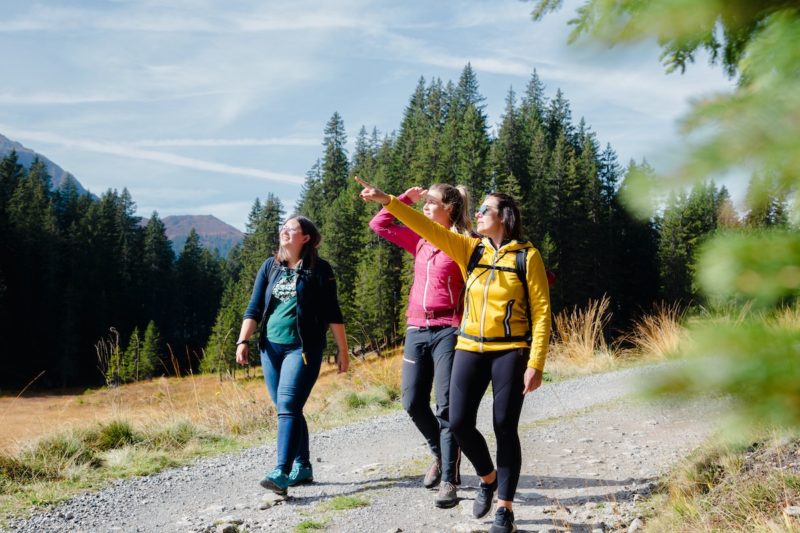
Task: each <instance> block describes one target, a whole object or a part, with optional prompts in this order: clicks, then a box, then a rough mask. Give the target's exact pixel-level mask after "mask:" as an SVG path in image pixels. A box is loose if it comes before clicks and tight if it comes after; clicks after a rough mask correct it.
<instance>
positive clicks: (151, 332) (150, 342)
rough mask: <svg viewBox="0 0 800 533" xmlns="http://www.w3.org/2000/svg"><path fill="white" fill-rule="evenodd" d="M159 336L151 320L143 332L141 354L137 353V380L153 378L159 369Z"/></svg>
mask: <svg viewBox="0 0 800 533" xmlns="http://www.w3.org/2000/svg"><path fill="white" fill-rule="evenodd" d="M160 353H161V334H160V333H159V332H158V328H157V327H156V323H155V322H153V321H152V320H151V321H150V322H148V323H147V327H146V328H145V330H144V340H143V341H142V346H141V352H140V353H139V374H138V378H137V379H144V378H149V377H153V376H154V375H156V373H157V372H158V371H159V369H160V362H161V357H160V355H159V354H160Z"/></svg>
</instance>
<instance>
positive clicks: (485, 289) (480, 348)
mask: <svg viewBox="0 0 800 533" xmlns="http://www.w3.org/2000/svg"><path fill="white" fill-rule="evenodd" d="M496 263H497V250H495V252H494V256H493V257H492V270H491V271H489V275H488V276H486V283H485V284H484V286H483V305H482V308H481V329H480V331H481V341H480V343H479V344H478V352H480V353H483V337H484V335H483V333H484V326H485V322H486V303H487V302H488V300H489V284H490V283H491V282H492V280H493V279H494V266H495V264H496Z"/></svg>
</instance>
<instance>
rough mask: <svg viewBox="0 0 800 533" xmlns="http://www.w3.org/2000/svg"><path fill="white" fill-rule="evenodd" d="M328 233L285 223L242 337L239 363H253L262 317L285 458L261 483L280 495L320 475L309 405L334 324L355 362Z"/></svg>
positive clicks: (343, 353) (343, 358)
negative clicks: (323, 243)
mask: <svg viewBox="0 0 800 533" xmlns="http://www.w3.org/2000/svg"><path fill="white" fill-rule="evenodd" d="M320 240H321V237H320V234H319V230H318V229H317V228H316V226H315V225H314V223H313V222H311V221H310V220H309V219H307V218H305V217H302V216H296V217H293V218H290V219H289V220H287V221H286V223H285V224H284V225H283V226H282V227H281V229H280V247H279V249H278V251H277V252H276V254H275V257H270V258H268V259H267V260H266V261H264V264H263V265H261V269H260V270H259V271H258V275H257V276H256V281H255V285H254V286H253V295H252V297H251V298H250V305H248V306H247V311H245V313H244V321H243V322H242V329H241V332H240V333H239V340H237V341H236V362H238V363H239V364H242V365H244V364H247V362H248V357H249V351H250V346H249V339H250V337H251V336H252V335H253V333H255V331H256V329H257V328H258V323H259V321H260V322H261V329H260V333H261V335H260V337H259V344H258V347H259V350H260V352H261V366H262V368H263V371H264V381H266V383H267V389H268V390H269V394H270V396H271V397H272V401H273V402H274V403H275V407H276V408H277V410H278V443H277V444H278V460H277V464H276V466H275V468H274V469H273V470H272V471H271V472H269V473H267V475H266V476H265V477H264V479H262V480H261V486H262V487H264V488H266V489H270V490H272V491H273V492H276V493H278V494H286V489H287V487H289V486H292V485H298V484H300V483H309V482H311V481H313V479H314V474H313V471H312V469H311V461H310V456H309V449H308V426H307V424H306V419H305V417H304V416H303V406H305V403H306V400H308V396H309V394H310V393H311V389H312V388H313V386H314V383H315V382H316V381H317V377H318V376H319V370H320V366H321V365H322V352H323V350H324V348H325V341H326V334H327V330H328V328H330V330H331V332H332V333H333V337H334V339H336V344H337V346H338V348H339V356H338V357H337V363H338V367H339V372H340V373H341V372H346V371H347V367H348V365H349V358H348V353H347V337H346V335H345V329H344V319H343V318H342V312H341V310H340V309H339V301H338V298H337V296H336V279H335V278H334V276H333V270H332V269H331V266H330V264H328V262H327V261H325V260H323V259H321V258H320V257H319V256H318V255H317V247H318V246H319V243H320Z"/></svg>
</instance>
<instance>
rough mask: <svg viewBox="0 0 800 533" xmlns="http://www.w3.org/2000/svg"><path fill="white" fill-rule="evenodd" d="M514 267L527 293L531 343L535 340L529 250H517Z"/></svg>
mask: <svg viewBox="0 0 800 533" xmlns="http://www.w3.org/2000/svg"><path fill="white" fill-rule="evenodd" d="M514 266H515V267H516V270H517V277H518V278H519V280H520V281H521V282H522V290H523V291H525V315H526V317H527V319H528V334H527V340H528V342H531V340H532V339H533V337H532V336H531V335H532V332H533V319H532V317H531V295H530V294H529V293H528V249H527V248H523V249H522V250H517V257H516V260H515V261H514Z"/></svg>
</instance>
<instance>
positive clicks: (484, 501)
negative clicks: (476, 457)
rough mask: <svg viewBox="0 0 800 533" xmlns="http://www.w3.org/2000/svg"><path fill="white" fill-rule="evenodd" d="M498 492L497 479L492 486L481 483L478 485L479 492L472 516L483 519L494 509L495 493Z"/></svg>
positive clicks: (473, 505)
mask: <svg viewBox="0 0 800 533" xmlns="http://www.w3.org/2000/svg"><path fill="white" fill-rule="evenodd" d="M496 490H497V478H495V480H494V483H492V484H491V485H486V484H485V483H484V482H483V481H481V483H480V485H478V492H477V494H475V501H473V502H472V516H474V517H475V518H483V517H484V516H486V513H488V512H489V511H490V510H491V509H492V501H493V500H494V491H496Z"/></svg>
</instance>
